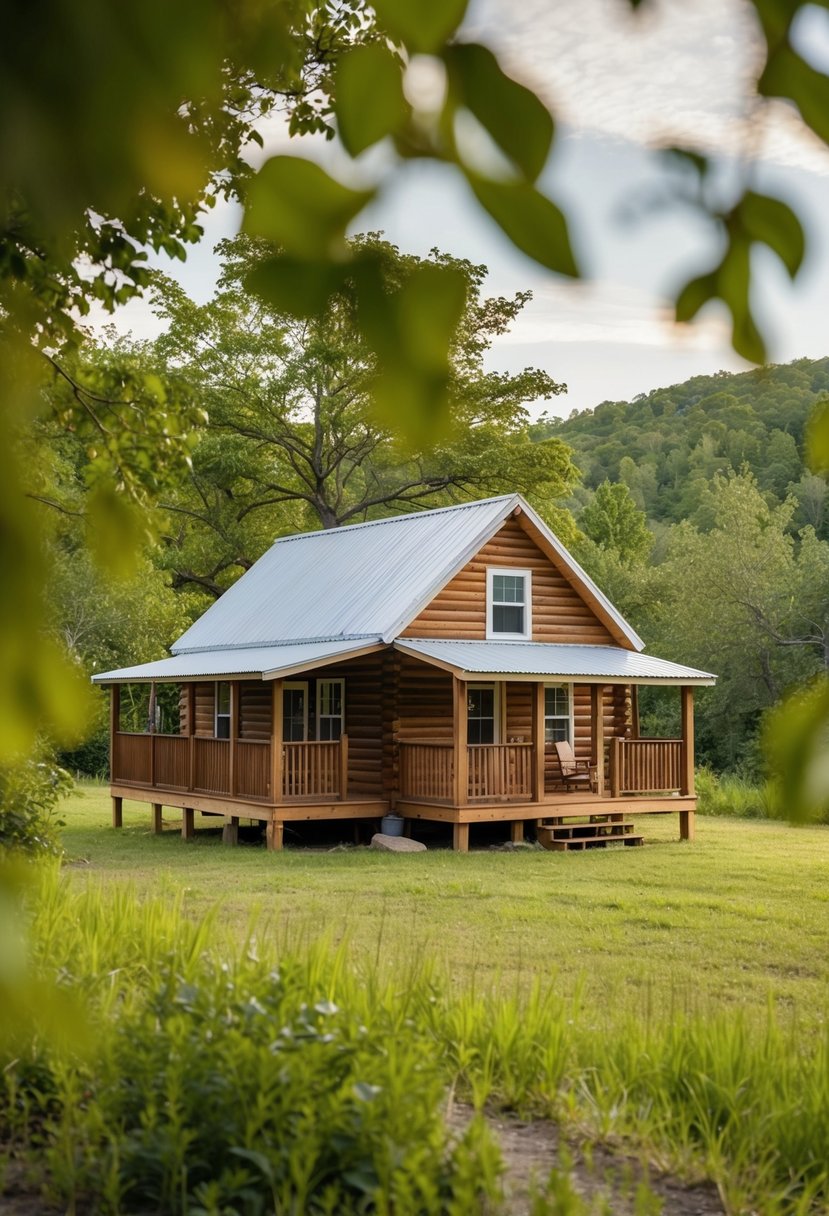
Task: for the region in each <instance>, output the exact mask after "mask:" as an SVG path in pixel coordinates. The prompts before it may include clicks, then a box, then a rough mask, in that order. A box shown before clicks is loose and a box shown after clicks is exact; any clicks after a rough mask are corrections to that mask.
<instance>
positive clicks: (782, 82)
mask: <svg viewBox="0 0 829 1216" xmlns="http://www.w3.org/2000/svg"><path fill="white" fill-rule="evenodd" d="M757 89H758V92H760V93H761V94H762V95H763V96H764V97H787V98H789V99H790V100H791V101H793V102H794V103H795V105H796V106H797V108H798V110H800V113H801V116H802V118H803V121H804V122H806V123H808V125H809V126H810V127H811V128H812V130H813V131H814V132H815V134H816V135H818V136H820V138H821V139H822V140H823V142H824V143H829V77H827V76H825V75H824V74H823V73H822V72H818V71H816V69H815V68H813V67H812V66H811V64H808V63H807V62H806V60H805V59H802V58H801V57H800V55H798V54H797V53H796V52H795V51H794V50H792V48H791V46H790V45H789V43H788V42H786V43H783V44H782V45H774V46H773V49H772V52H771V54H770V55H769V60H768V63H767V64H766V67H765V70H764V71H763V74H762V75H761V77H760V79H759V81H758V82H757Z"/></svg>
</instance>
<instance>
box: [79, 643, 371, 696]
mask: <svg viewBox="0 0 829 1216" xmlns="http://www.w3.org/2000/svg"><path fill="white" fill-rule="evenodd" d="M381 648H382V642H381V640H380V638H379V637H377V636H376V635H375V636H369V637H365V636H364V637H351V638H333V639H328V640H327V641H326V640H322V641H321V640H319V639H317V640H314V641H309V642H289V643H286V644H285V645H283V646H255V647H244V646H241V647H233V646H229V647H224V648H222V647H218V648H216V649H214V650H199V651H189V652H188V653H186V654H175V655H173V656H172V658H169V659H158V660H157V661H156V662H154V663H140V664H139V665H138V666H137V667H121V668H118V669H117V670H116V671H102V672H97V673H96V674H95V675H94V676H93V677H92V682H93V684H133V683H147V682H149V681H152V680H158V681H159V682H163V681H164V680H170V681H176V680H208V679H218V678H221V677H225V676H226V677H229V678H233V679H235V678H237V677H239V676H250V677H251V678H253V679H256V678H259V679H262V680H272V679H275V678H276V677H278V676H287V675H292V674H293V673H294V672H297V671H307V670H308V668H310V667H322V666H324V665H325V664H326V663H335V662H336V661H337V660H338V659H349V658H354V657H356V656H357V655H361V654H367V653H369V652H370V651H372V650H379V649H381Z"/></svg>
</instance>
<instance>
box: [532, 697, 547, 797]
mask: <svg viewBox="0 0 829 1216" xmlns="http://www.w3.org/2000/svg"><path fill="white" fill-rule="evenodd" d="M532 742H533V771H532V798H533V802H542V801H543V800H544V685H543V683H542V682H541V681H540V680H539V681H538V683H537V684H535V685H533V706H532Z"/></svg>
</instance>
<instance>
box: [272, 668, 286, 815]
mask: <svg viewBox="0 0 829 1216" xmlns="http://www.w3.org/2000/svg"><path fill="white" fill-rule="evenodd" d="M272 702H273V710H272V713H271V802H274V803H279V802H281V801H282V734H283V711H284V706H283V704H282V681H281V680H274V682H273V688H272Z"/></svg>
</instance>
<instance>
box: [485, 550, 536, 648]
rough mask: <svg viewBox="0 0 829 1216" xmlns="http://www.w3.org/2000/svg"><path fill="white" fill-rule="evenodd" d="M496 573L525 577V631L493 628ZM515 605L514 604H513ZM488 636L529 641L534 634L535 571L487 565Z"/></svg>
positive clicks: (488, 638) (491, 639) (496, 640)
mask: <svg viewBox="0 0 829 1216" xmlns="http://www.w3.org/2000/svg"><path fill="white" fill-rule="evenodd" d="M496 574H506V575H509V576H510V577H512V578H523V579H524V632H523V633H503V632H502V631H501V630H496V629H494V628H493V618H494V615H495V613H494V608H495V605H494V603H493V598H492V593H493V587H494V580H495V576H496ZM513 607H514V605H513ZM486 636H487V640H488V641H495V642H498V641H501V642H529V641H531V640H532V636H533V572H532V570H521V569H516V568H515V567H514V566H512V567H504V566H487V568H486Z"/></svg>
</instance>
